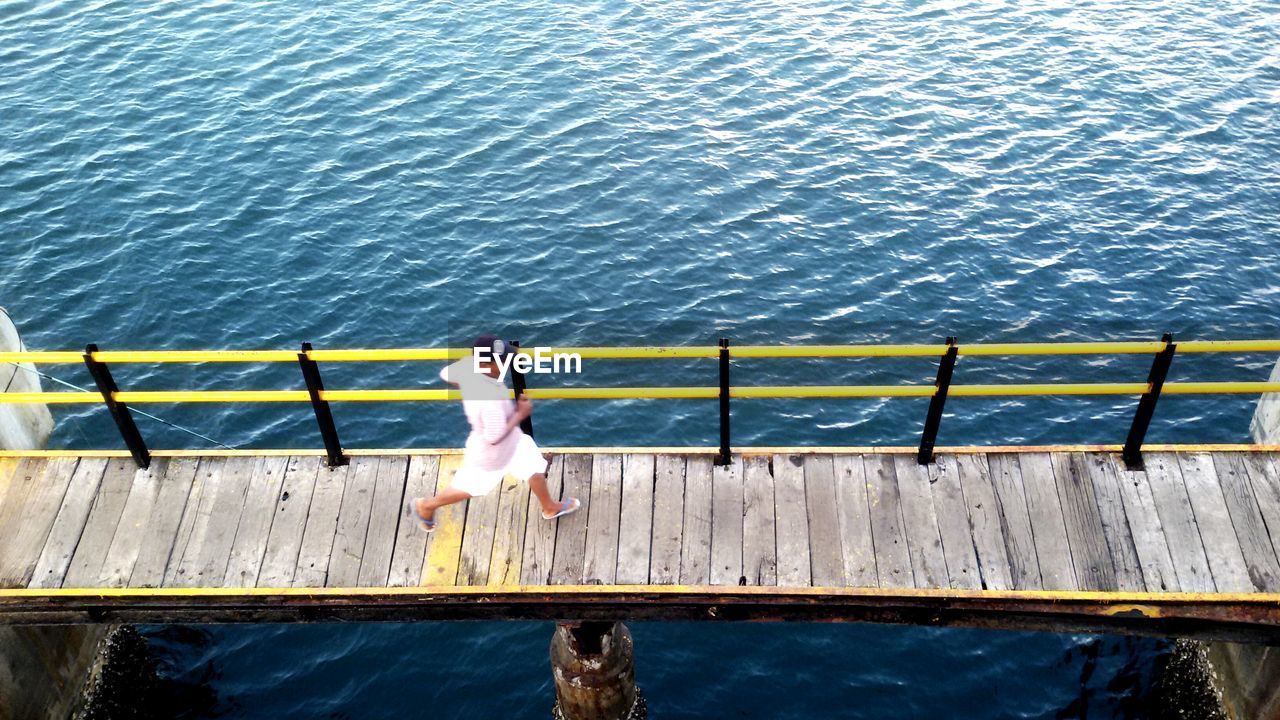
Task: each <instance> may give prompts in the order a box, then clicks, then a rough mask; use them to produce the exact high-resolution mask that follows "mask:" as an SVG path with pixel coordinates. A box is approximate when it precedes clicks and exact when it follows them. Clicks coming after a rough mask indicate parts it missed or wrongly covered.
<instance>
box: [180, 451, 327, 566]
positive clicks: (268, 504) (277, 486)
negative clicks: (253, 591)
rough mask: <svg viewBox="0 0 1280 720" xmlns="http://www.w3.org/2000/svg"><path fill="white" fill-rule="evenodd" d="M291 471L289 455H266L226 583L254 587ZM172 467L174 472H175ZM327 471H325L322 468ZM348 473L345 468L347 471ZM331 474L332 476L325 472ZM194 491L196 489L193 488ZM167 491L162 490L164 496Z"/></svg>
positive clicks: (251, 484)
mask: <svg viewBox="0 0 1280 720" xmlns="http://www.w3.org/2000/svg"><path fill="white" fill-rule="evenodd" d="M288 470H289V458H287V457H267V458H263V463H262V465H261V466H260V467H259V468H257V469H256V470H255V471H254V474H253V478H252V479H250V480H249V490H248V492H246V493H245V498H244V512H243V514H241V515H240V524H239V525H238V526H237V527H236V539H235V541H234V542H233V543H232V544H231V557H230V559H229V560H228V561H227V574H226V578H225V580H224V581H225V583H226V584H227V585H228V586H230V587H253V586H254V585H256V584H257V583H258V575H259V574H261V571H262V560H263V558H264V557H265V556H266V551H267V540H268V538H269V537H270V535H271V526H272V524H273V523H274V522H275V516H276V506H277V505H278V504H279V502H280V495H281V493H282V492H283V490H282V488H283V485H284V477H285V474H286V473H287V472H288ZM172 472H173V471H172V467H171V468H170V474H172ZM321 472H322V473H323V471H321ZM344 472H345V471H344ZM325 477H328V475H325ZM193 491H194V489H193ZM164 492H165V491H164V490H161V496H162V497H163V494H164Z"/></svg>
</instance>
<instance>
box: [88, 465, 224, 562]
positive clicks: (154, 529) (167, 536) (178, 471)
mask: <svg viewBox="0 0 1280 720" xmlns="http://www.w3.org/2000/svg"><path fill="white" fill-rule="evenodd" d="M159 463H161V459H156V460H153V461H152V462H151V469H152V470H155V471H157V473H158V472H159V471H158V469H157V465H158V464H159ZM199 469H200V461H199V459H197V458H166V459H163V476H160V477H159V483H160V488H159V491H158V492H157V493H156V496H155V501H154V502H153V503H152V504H151V514H150V516H148V517H147V522H146V526H145V527H144V528H143V529H142V531H141V532H140V533H139V535H140V537H139V541H138V551H137V554H136V555H135V556H134V557H133V558H129V557H128V553H127V548H125V547H124V546H117V547H116V548H114V549H115V550H116V557H115V558H114V560H115V562H113V563H111V570H110V571H109V573H108V577H107V583H108V584H111V585H128V586H129V587H159V586H160V585H161V584H163V583H164V572H165V569H166V568H168V567H169V557H170V555H171V554H172V553H173V549H174V544H175V540H176V538H177V536H178V528H179V526H180V525H181V524H182V516H183V513H184V512H185V511H186V508H187V501H188V498H189V497H190V495H191V493H192V490H193V486H194V485H195V483H196V473H197V471H198V470H199ZM108 472H110V470H108ZM104 481H105V480H104ZM195 491H196V492H197V493H198V492H200V490H199V488H195ZM135 504H137V505H139V509H141V508H140V506H141V505H143V504H145V503H137V501H135ZM82 542H83V541H82ZM126 573H127V574H126Z"/></svg>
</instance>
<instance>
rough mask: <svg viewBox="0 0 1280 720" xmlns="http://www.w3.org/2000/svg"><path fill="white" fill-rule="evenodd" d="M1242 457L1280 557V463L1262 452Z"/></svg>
mask: <svg viewBox="0 0 1280 720" xmlns="http://www.w3.org/2000/svg"><path fill="white" fill-rule="evenodd" d="M1242 457H1243V459H1244V465H1245V469H1246V470H1247V471H1248V473H1249V486H1250V487H1252V488H1253V497H1254V499H1255V500H1256V501H1257V502H1258V509H1259V510H1260V511H1261V512H1262V519H1263V521H1264V522H1265V523H1266V525H1267V532H1268V533H1269V534H1270V536H1271V545H1272V547H1273V548H1274V549H1275V551H1276V555H1277V556H1280V461H1278V460H1277V459H1276V456H1274V455H1271V454H1268V453H1260V452H1250V453H1242Z"/></svg>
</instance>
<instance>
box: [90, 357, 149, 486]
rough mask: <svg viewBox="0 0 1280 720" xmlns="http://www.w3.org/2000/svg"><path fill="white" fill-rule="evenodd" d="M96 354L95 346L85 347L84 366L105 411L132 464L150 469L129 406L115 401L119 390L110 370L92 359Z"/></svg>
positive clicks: (144, 445)
mask: <svg viewBox="0 0 1280 720" xmlns="http://www.w3.org/2000/svg"><path fill="white" fill-rule="evenodd" d="M96 352H98V346H97V345H94V344H92V343H90V344H89V345H87V346H85V349H84V364H85V366H86V367H88V368H89V374H90V375H92V376H93V381H94V383H96V384H97V385H98V392H100V393H102V400H103V402H105V403H106V404H107V410H108V411H110V412H111V419H112V420H115V421H116V427H117V428H119V429H120V437H122V438H124V444H125V446H126V447H128V448H129V454H130V455H132V456H133V462H134V463H136V464H137V466H138V467H140V468H142V469H144V470H145V469H146V468H148V467H151V452H150V451H149V450H147V444H146V443H145V442H143V440H142V433H140V432H138V426H137V425H135V424H134V422H133V413H131V412H129V406H128V405H125V404H124V403H122V402H118V401H117V400H116V399H115V393H116V391H118V390H119V389H120V388H119V387H117V386H116V381H115V379H114V378H112V377H111V370H110V369H108V368H107V364H106V363H102V362H98V361H97V360H94V359H93V354H94V353H96Z"/></svg>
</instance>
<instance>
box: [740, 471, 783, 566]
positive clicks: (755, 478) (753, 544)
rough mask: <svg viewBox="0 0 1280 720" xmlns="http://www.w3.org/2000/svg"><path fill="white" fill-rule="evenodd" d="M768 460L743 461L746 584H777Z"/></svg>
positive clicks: (772, 502) (773, 517) (771, 478)
mask: <svg viewBox="0 0 1280 720" xmlns="http://www.w3.org/2000/svg"><path fill="white" fill-rule="evenodd" d="M775 518H776V516H775V514H774V497H773V475H772V473H770V472H769V458H767V457H761V456H759V455H755V456H752V457H747V458H743V460H742V579H743V580H745V581H746V584H747V585H762V586H768V585H777V584H778V546H777V522H776V519H775Z"/></svg>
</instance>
